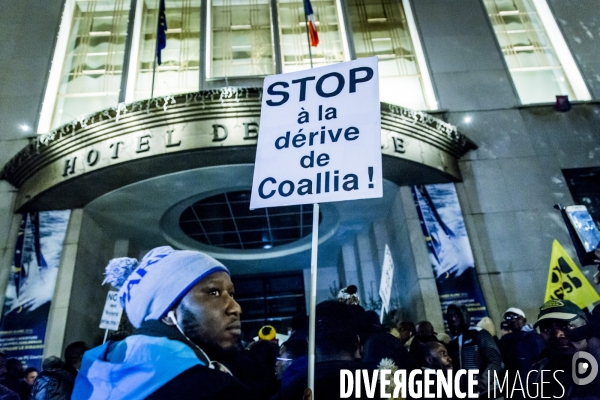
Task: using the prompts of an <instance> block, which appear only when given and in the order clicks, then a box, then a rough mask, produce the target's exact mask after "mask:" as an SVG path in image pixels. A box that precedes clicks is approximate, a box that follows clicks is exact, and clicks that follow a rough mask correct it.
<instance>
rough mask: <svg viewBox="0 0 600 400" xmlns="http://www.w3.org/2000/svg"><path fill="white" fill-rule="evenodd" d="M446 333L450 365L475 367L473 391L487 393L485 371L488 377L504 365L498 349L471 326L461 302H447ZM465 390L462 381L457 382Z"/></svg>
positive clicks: (492, 340) (485, 332)
mask: <svg viewBox="0 0 600 400" xmlns="http://www.w3.org/2000/svg"><path fill="white" fill-rule="evenodd" d="M446 320H447V322H448V328H449V329H450V333H451V334H452V335H453V336H454V338H453V339H452V341H450V343H449V344H448V350H449V353H450V357H451V358H452V361H453V368H454V369H455V370H457V369H468V370H474V369H476V370H479V374H478V377H477V381H478V386H477V391H478V392H479V393H480V397H486V396H488V393H487V387H488V379H487V377H488V371H489V372H490V376H493V375H492V374H494V373H495V374H496V375H497V376H498V377H501V376H502V373H503V371H504V365H503V363H502V357H501V356H500V351H499V350H498V347H497V346H496V343H495V342H494V339H493V338H492V335H490V334H489V333H488V332H487V331H485V330H483V329H481V328H477V327H471V316H470V315H469V311H468V310H467V307H466V306H464V305H458V304H450V305H449V306H448V309H447V311H446ZM461 382H462V383H463V388H464V389H466V380H463V381H461Z"/></svg>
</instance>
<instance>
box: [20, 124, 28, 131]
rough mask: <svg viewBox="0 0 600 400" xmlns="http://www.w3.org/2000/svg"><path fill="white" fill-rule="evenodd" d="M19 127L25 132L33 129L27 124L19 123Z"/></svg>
mask: <svg viewBox="0 0 600 400" xmlns="http://www.w3.org/2000/svg"><path fill="white" fill-rule="evenodd" d="M19 129H21V130H22V131H23V132H29V131H30V130H31V127H30V126H29V125H27V124H21V125H19Z"/></svg>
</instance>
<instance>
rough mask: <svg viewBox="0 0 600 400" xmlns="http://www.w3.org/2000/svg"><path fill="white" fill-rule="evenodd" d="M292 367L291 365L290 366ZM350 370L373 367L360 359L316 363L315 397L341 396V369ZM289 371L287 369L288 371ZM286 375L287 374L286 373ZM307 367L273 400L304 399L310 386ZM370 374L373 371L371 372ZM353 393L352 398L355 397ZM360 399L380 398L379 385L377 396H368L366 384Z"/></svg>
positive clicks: (335, 397) (336, 397) (371, 369)
mask: <svg viewBox="0 0 600 400" xmlns="http://www.w3.org/2000/svg"><path fill="white" fill-rule="evenodd" d="M290 367H291V366H290ZM343 369H344V370H350V371H352V372H353V373H354V371H355V370H357V369H368V370H369V371H373V369H374V368H373V367H372V366H369V365H367V364H364V363H361V362H358V361H323V362H318V363H315V393H314V395H313V398H315V399H326V400H335V399H339V398H340V371H341V370H343ZM286 372H287V371H286ZM284 376H285V375H284ZM307 376H308V371H307V369H303V370H299V371H298V374H297V375H296V376H294V377H293V378H292V379H291V382H289V384H287V385H285V386H283V385H282V388H281V389H280V390H279V393H277V395H276V396H275V397H274V398H273V400H298V399H302V395H303V394H304V390H305V389H306V388H307V387H308V382H307ZM369 376H372V373H371V372H369ZM354 395H355V393H354V392H353V393H352V396H350V397H351V398H353V399H354V398H355V396H354ZM359 398H360V399H373V398H374V399H379V385H377V387H376V388H375V397H368V396H367V394H366V393H365V389H364V386H363V388H362V390H361V397H359Z"/></svg>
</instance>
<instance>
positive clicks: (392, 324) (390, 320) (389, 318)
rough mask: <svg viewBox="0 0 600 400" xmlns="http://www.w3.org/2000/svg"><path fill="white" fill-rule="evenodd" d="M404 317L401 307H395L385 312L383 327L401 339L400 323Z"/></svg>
mask: <svg viewBox="0 0 600 400" xmlns="http://www.w3.org/2000/svg"><path fill="white" fill-rule="evenodd" d="M401 318H402V313H401V311H400V310H399V309H397V308H396V309H394V310H391V311H390V312H388V313H387V314H385V316H384V318H383V323H382V325H383V328H384V329H385V330H386V331H387V332H389V333H391V334H392V335H393V336H394V337H395V338H397V339H400V332H399V331H398V323H399V322H400V319H401Z"/></svg>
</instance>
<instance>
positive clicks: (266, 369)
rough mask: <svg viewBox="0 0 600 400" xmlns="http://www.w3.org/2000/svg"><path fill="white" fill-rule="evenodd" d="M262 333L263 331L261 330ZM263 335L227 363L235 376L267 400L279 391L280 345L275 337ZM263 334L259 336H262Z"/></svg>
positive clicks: (273, 330)
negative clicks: (276, 371) (276, 370)
mask: <svg viewBox="0 0 600 400" xmlns="http://www.w3.org/2000/svg"><path fill="white" fill-rule="evenodd" d="M260 331H263V329H262V328H261V330H260ZM271 332H273V336H272V337H271V335H268V334H267V335H266V336H265V335H263V338H264V339H259V340H256V341H253V342H252V343H250V344H249V345H248V347H247V349H246V350H242V351H240V352H239V353H238V354H237V355H236V357H235V359H233V360H231V361H225V364H226V366H227V368H229V370H230V371H231V373H232V374H233V376H235V377H236V378H238V379H239V380H240V381H242V383H244V384H245V385H247V386H248V387H249V388H251V389H252V390H253V391H254V392H256V393H263V394H264V397H265V398H269V397H271V396H273V395H274V394H275V393H276V392H277V390H278V389H279V381H278V379H277V377H276V376H275V369H276V362H277V356H278V355H279V345H278V344H277V339H276V337H275V333H274V332H275V329H272V331H271ZM260 335H261V334H259V336H260Z"/></svg>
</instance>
